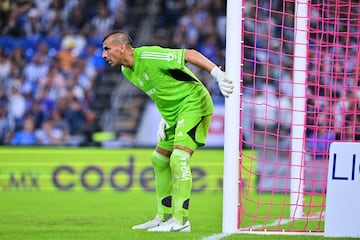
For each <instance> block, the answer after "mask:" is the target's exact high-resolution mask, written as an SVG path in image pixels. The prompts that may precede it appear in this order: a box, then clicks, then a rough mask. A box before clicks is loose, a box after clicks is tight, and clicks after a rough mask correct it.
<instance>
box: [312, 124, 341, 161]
mask: <svg viewBox="0 0 360 240" xmlns="http://www.w3.org/2000/svg"><path fill="white" fill-rule="evenodd" d="M333 141H335V132H334V131H332V130H331V128H329V127H328V126H324V125H321V124H320V125H318V127H317V129H316V131H314V132H313V133H311V134H310V136H309V137H308V138H307V141H306V147H307V150H308V153H310V154H311V155H312V156H315V158H316V159H318V160H325V159H326V158H325V157H326V156H327V155H328V152H329V147H330V144H331V143H332V142H333Z"/></svg>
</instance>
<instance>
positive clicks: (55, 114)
mask: <svg viewBox="0 0 360 240" xmlns="http://www.w3.org/2000/svg"><path fill="white" fill-rule="evenodd" d="M50 118H51V120H52V122H53V129H56V130H57V131H58V134H59V136H61V138H60V140H61V141H62V142H64V143H67V141H68V139H69V136H70V131H69V124H68V123H67V122H66V121H65V119H64V118H63V117H62V114H61V111H60V110H59V109H57V108H56V109H54V110H53V111H52V112H51V116H50ZM60 133H61V134H60Z"/></svg>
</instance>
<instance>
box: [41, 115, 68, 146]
mask: <svg viewBox="0 0 360 240" xmlns="http://www.w3.org/2000/svg"><path fill="white" fill-rule="evenodd" d="M35 135H36V138H37V141H38V143H39V144H42V145H65V142H64V138H63V132H62V131H61V129H58V128H55V127H54V123H53V121H52V119H46V120H45V121H44V122H43V123H42V126H41V128H40V129H38V130H36V132H35Z"/></svg>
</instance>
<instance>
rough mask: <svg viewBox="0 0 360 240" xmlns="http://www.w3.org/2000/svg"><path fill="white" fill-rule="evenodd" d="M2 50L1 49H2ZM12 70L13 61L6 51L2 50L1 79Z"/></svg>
mask: <svg viewBox="0 0 360 240" xmlns="http://www.w3.org/2000/svg"><path fill="white" fill-rule="evenodd" d="M0 50H1V49H0ZM10 71H11V61H10V58H9V56H8V54H6V53H5V52H4V51H2V50H1V51H0V80H3V79H5V78H7V77H8V76H9V75H10Z"/></svg>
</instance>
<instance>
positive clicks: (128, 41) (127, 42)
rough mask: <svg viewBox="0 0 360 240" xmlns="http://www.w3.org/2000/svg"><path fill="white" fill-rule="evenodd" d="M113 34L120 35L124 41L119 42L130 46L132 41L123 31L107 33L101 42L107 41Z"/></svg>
mask: <svg viewBox="0 0 360 240" xmlns="http://www.w3.org/2000/svg"><path fill="white" fill-rule="evenodd" d="M114 34H121V35H122V36H123V37H124V38H125V39H121V41H122V42H124V43H125V44H129V45H131V46H132V42H133V41H132V39H131V37H130V36H129V34H127V33H126V32H124V31H121V30H114V31H112V32H110V33H108V34H107V35H106V36H105V37H104V39H103V41H102V42H104V41H105V40H106V39H108V38H109V37H110V36H112V35H114Z"/></svg>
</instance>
